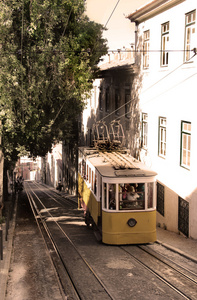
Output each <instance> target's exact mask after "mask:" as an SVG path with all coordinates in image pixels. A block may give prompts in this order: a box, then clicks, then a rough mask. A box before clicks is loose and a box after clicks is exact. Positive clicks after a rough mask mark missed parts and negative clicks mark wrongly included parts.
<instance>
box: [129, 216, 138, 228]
mask: <svg viewBox="0 0 197 300" xmlns="http://www.w3.org/2000/svg"><path fill="white" fill-rule="evenodd" d="M127 224H128V225H129V226H130V227H134V226H135V225H136V224H137V221H136V220H135V219H133V218H131V219H129V220H128V222H127Z"/></svg>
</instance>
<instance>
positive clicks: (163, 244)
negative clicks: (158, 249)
mask: <svg viewBox="0 0 197 300" xmlns="http://www.w3.org/2000/svg"><path fill="white" fill-rule="evenodd" d="M156 243H157V244H159V245H162V246H163V247H165V248H167V249H169V250H171V251H173V252H176V253H178V254H180V255H181V256H183V257H185V258H187V259H189V260H191V261H193V262H195V263H197V258H196V257H193V256H191V255H189V254H187V253H185V252H183V251H181V250H180V249H177V248H175V247H173V246H170V245H169V244H166V243H163V242H161V241H159V240H157V241H156Z"/></svg>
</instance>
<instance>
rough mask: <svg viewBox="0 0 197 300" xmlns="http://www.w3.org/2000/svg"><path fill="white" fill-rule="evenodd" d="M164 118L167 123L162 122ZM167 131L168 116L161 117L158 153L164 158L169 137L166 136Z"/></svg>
mask: <svg viewBox="0 0 197 300" xmlns="http://www.w3.org/2000/svg"><path fill="white" fill-rule="evenodd" d="M164 120H165V124H162V123H161V121H164ZM163 133H165V134H163ZM166 133H167V118H166V117H159V139H158V142H159V145H158V148H159V149H158V155H159V157H162V158H166V148H167V138H166V137H167V134H166ZM163 137H164V138H163ZM162 149H163V150H162Z"/></svg>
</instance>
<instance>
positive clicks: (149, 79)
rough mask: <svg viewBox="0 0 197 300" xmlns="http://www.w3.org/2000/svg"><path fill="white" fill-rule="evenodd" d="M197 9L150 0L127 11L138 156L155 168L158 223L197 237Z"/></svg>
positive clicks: (189, 1) (191, 2)
mask: <svg viewBox="0 0 197 300" xmlns="http://www.w3.org/2000/svg"><path fill="white" fill-rule="evenodd" d="M196 11H197V1H196V0H184V1H183V0H154V1H151V2H150V3H148V4H147V5H145V6H143V7H141V8H140V9H138V10H137V11H135V12H133V13H131V14H130V15H129V16H128V18H129V19H130V20H131V22H134V23H135V24H136V49H135V50H136V60H135V62H136V64H137V65H138V67H139V71H138V74H137V75H136V77H135V81H134V84H133V90H134V89H135V90H138V101H139V110H140V114H141V149H140V157H141V160H142V161H144V162H145V163H147V164H149V166H151V167H152V168H153V169H154V170H155V171H156V172H157V173H158V184H157V210H158V213H157V223H158V225H159V226H161V227H164V228H167V229H168V230H171V231H174V232H182V233H183V234H184V235H186V236H189V237H192V238H195V239H197V176H196V172H197V155H196V149H197V118H196V107H197V105H196V102H197V94H196V84H197V55H196V51H197V20H196ZM135 93H136V92H135ZM135 97H136V95H135Z"/></svg>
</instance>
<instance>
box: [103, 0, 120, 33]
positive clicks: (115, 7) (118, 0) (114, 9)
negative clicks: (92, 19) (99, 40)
mask: <svg viewBox="0 0 197 300" xmlns="http://www.w3.org/2000/svg"><path fill="white" fill-rule="evenodd" d="M119 2H120V0H118V2H117V3H116V5H115V7H114V9H113V10H112V12H111V14H110V16H109V18H108V20H107V22H106V24H105V26H104V27H105V28H106V26H107V24H108V23H109V21H110V19H111V17H112V15H113V13H114V11H115V10H116V7H117V6H118V3H119Z"/></svg>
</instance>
